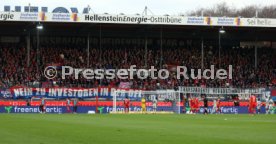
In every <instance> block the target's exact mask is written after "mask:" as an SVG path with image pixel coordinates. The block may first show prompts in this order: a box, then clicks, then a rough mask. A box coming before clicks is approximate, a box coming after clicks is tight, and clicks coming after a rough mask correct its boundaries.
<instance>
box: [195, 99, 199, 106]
mask: <svg viewBox="0 0 276 144" xmlns="http://www.w3.org/2000/svg"><path fill="white" fill-rule="evenodd" d="M195 108H199V101H198V98H195Z"/></svg>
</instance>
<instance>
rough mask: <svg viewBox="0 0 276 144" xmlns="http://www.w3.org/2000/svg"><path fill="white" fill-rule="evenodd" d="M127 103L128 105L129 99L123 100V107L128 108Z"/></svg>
mask: <svg viewBox="0 0 276 144" xmlns="http://www.w3.org/2000/svg"><path fill="white" fill-rule="evenodd" d="M129 103H130V101H129V99H127V98H126V99H124V105H125V107H129Z"/></svg>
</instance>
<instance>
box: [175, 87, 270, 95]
mask: <svg viewBox="0 0 276 144" xmlns="http://www.w3.org/2000/svg"><path fill="white" fill-rule="evenodd" d="M179 92H180V93H194V94H264V93H265V88H256V89H239V88H202V87H179Z"/></svg>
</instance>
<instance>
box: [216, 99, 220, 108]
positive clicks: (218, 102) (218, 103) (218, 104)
mask: <svg viewBox="0 0 276 144" xmlns="http://www.w3.org/2000/svg"><path fill="white" fill-rule="evenodd" d="M217 107H218V108H219V107H220V100H218V101H217Z"/></svg>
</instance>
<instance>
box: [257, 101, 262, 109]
mask: <svg viewBox="0 0 276 144" xmlns="http://www.w3.org/2000/svg"><path fill="white" fill-rule="evenodd" d="M261 106H262V102H261V101H257V108H258V109H260V108H261Z"/></svg>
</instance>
